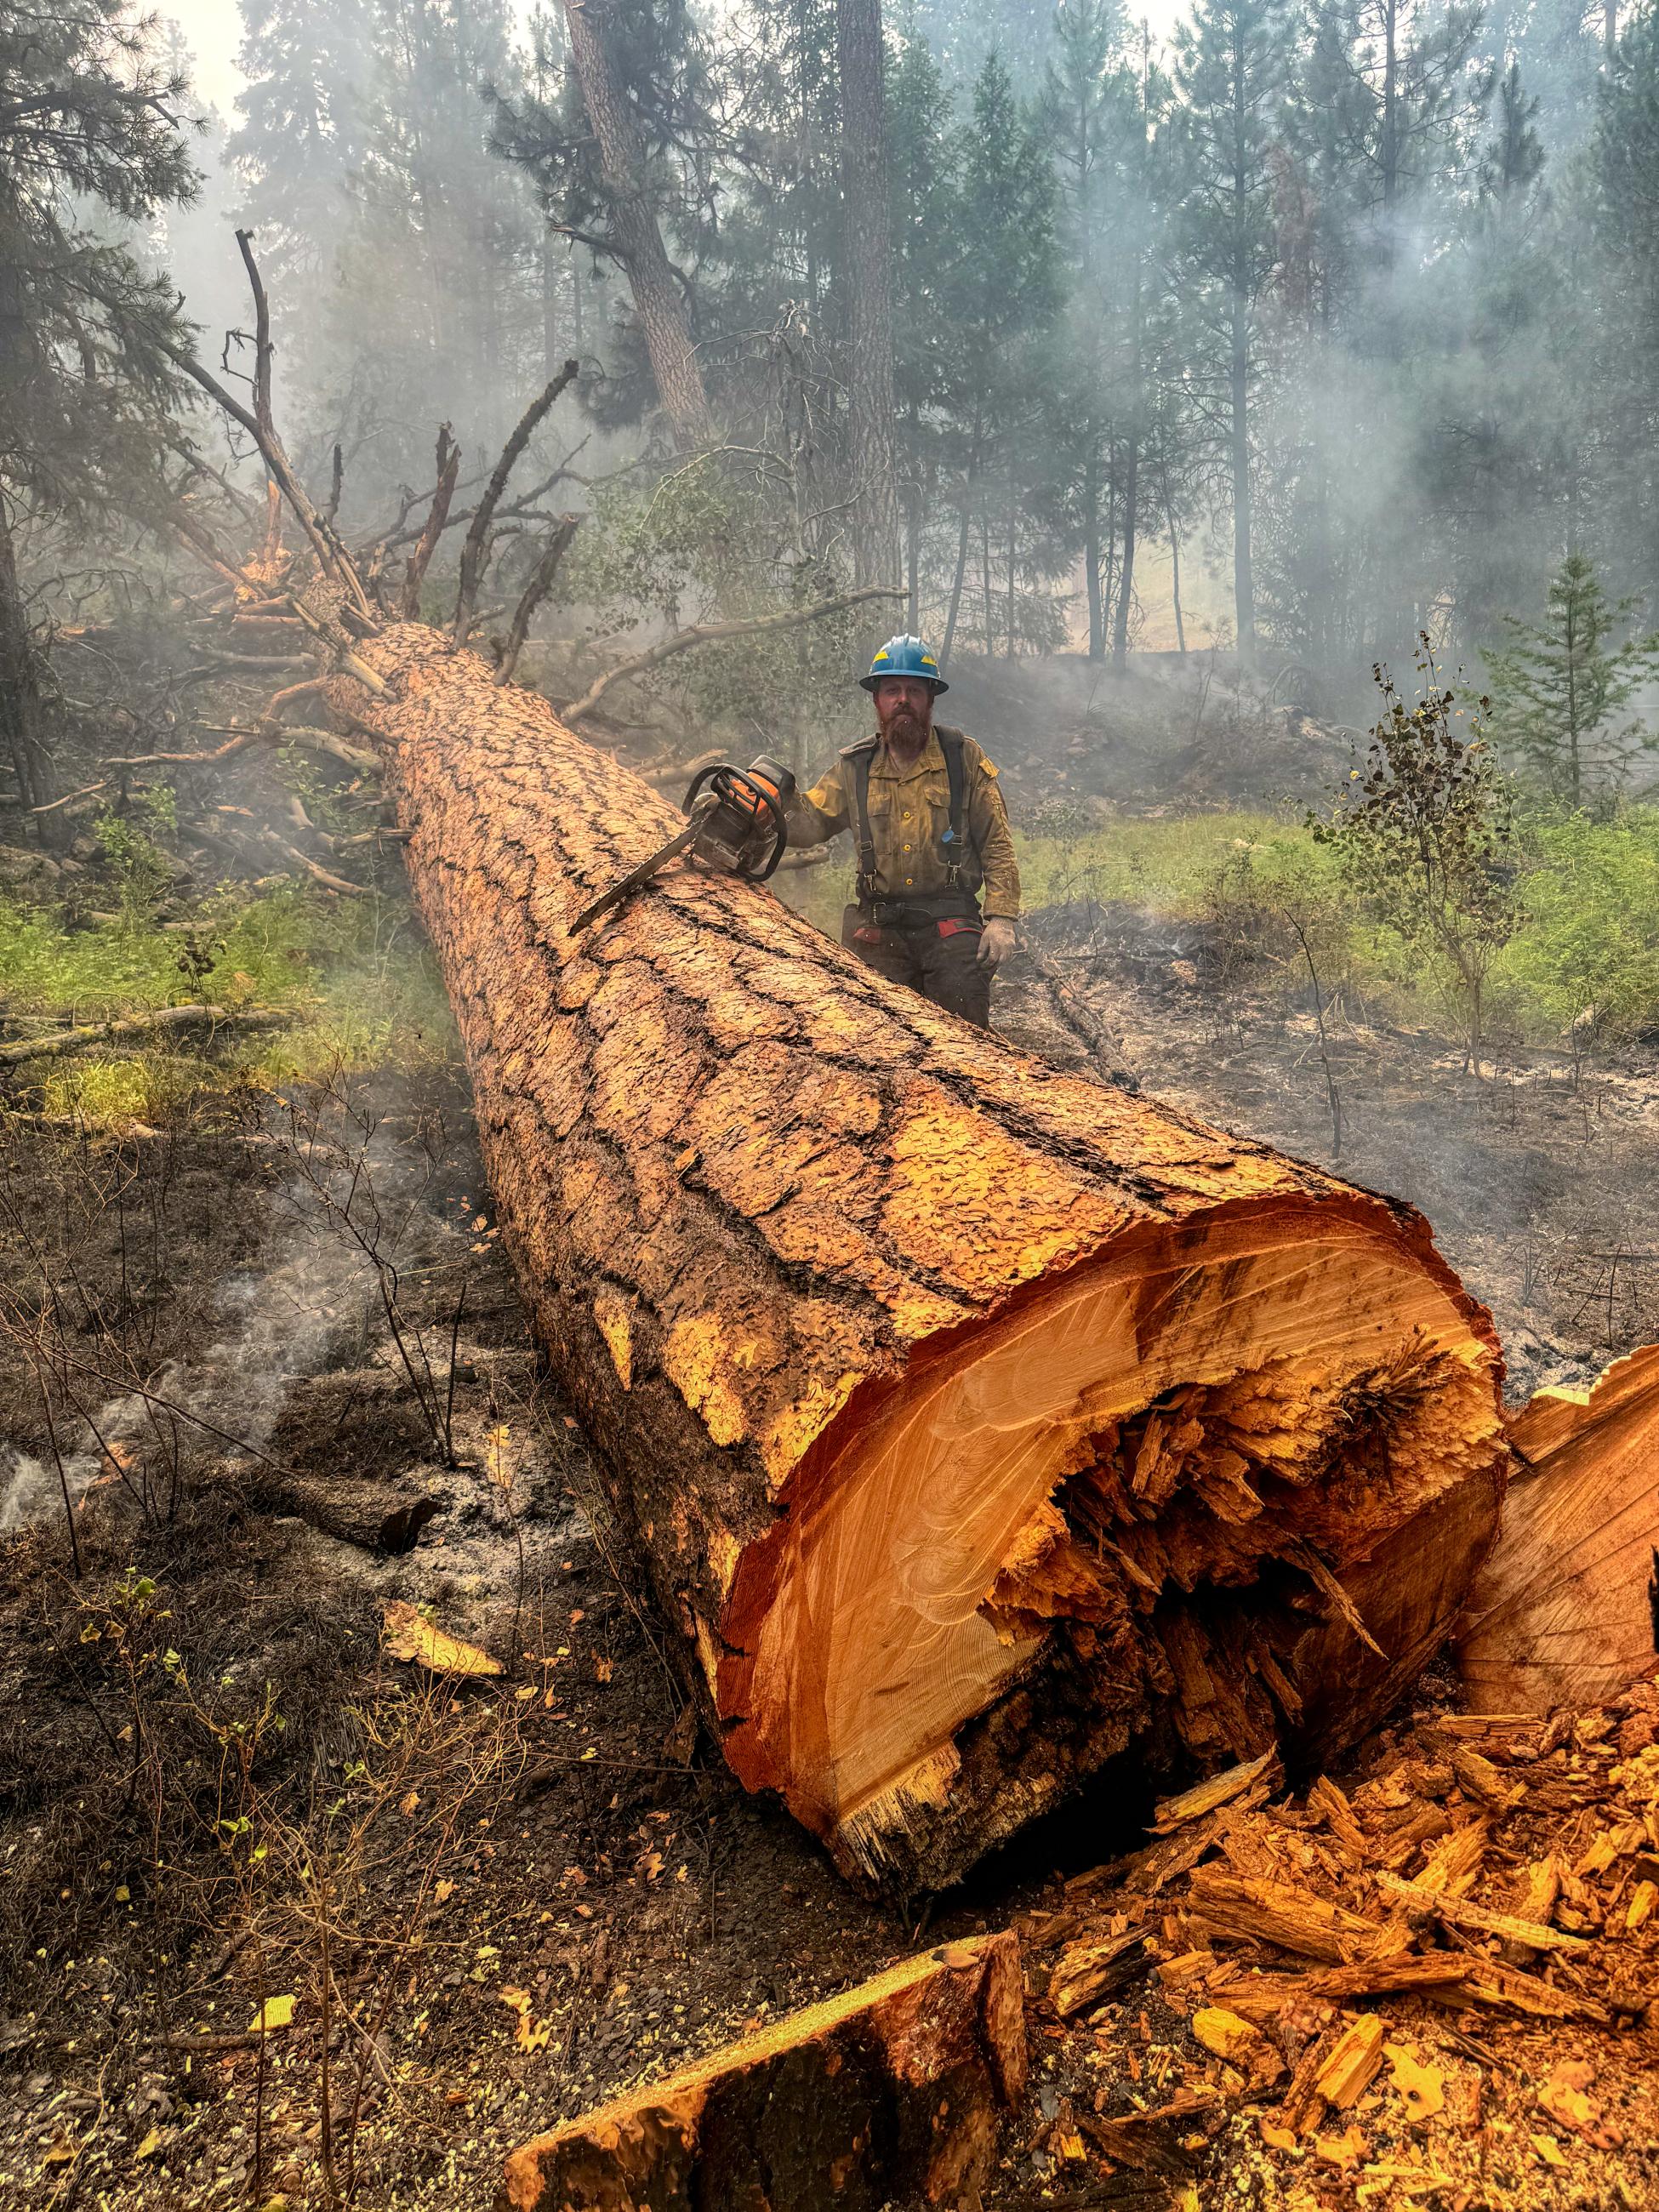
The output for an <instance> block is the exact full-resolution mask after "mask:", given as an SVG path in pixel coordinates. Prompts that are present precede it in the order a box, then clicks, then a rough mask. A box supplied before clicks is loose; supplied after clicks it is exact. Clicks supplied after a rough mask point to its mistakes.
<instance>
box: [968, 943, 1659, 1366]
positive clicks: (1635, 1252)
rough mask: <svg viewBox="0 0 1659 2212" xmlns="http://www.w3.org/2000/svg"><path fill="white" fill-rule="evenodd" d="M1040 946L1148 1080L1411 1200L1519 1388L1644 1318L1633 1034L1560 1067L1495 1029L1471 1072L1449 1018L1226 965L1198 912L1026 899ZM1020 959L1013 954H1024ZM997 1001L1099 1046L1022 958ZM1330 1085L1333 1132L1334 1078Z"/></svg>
mask: <svg viewBox="0 0 1659 2212" xmlns="http://www.w3.org/2000/svg"><path fill="white" fill-rule="evenodd" d="M1033 929H1034V933H1035V935H1036V938H1037V940H1038V942H1039V944H1040V945H1041V947H1042V954H1043V957H1044V958H1045V959H1046V961H1047V962H1048V964H1049V965H1050V966H1051V967H1052V969H1054V972H1055V974H1056V975H1058V976H1059V977H1060V978H1061V979H1062V980H1063V981H1064V983H1065V984H1066V986H1067V987H1069V988H1070V989H1071V990H1072V991H1073V992H1075V993H1076V994H1077V996H1078V997H1079V999H1080V1000H1082V1001H1083V1003H1084V1005H1085V1007H1086V1008H1087V1010H1088V1011H1089V1012H1090V1013H1091V1014H1092V1015H1093V1016H1094V1017H1095V1018H1097V1021H1098V1022H1099V1023H1100V1024H1101V1025H1102V1027H1103V1030H1105V1032H1106V1033H1107V1036H1108V1038H1109V1044H1110V1049H1111V1054H1112V1056H1114V1057H1115V1059H1116V1060H1118V1061H1119V1062H1120V1063H1121V1065H1122V1066H1126V1067H1127V1068H1129V1069H1131V1070H1132V1071H1133V1073H1134V1074H1135V1075H1136V1076H1137V1077H1138V1078H1139V1080H1140V1082H1141V1083H1142V1085H1144V1087H1145V1088H1146V1090H1148V1091H1151V1092H1152V1094H1153V1095H1154V1096H1156V1097H1160V1098H1165V1099H1168V1100H1170V1102H1171V1103H1176V1104H1177V1105H1180V1106H1182V1107H1184V1108H1186V1109H1188V1111H1190V1112H1192V1113H1194V1114H1197V1115H1201V1116H1202V1117H1203V1118H1204V1119H1205V1120H1206V1121H1216V1122H1219V1123H1220V1124H1221V1125H1222V1126H1223V1127H1227V1128H1230V1129H1236V1130H1237V1131H1238V1132H1240V1133H1243V1134H1248V1135H1250V1136H1254V1137H1257V1138H1261V1139H1265V1140H1266V1141H1267V1143H1269V1144H1272V1145H1275V1146H1279V1149H1280V1150H1282V1151H1285V1152H1293V1153H1295V1154H1297V1156H1298V1157H1300V1158H1304V1159H1310V1160H1316V1161H1317V1162H1318V1163H1319V1164H1321V1165H1322V1166H1323V1167H1329V1168H1334V1170H1336V1171H1337V1172H1338V1173H1340V1174H1342V1175H1344V1176H1347V1177H1348V1178H1349V1179H1350V1180H1351V1181H1352V1182H1358V1183H1360V1184H1363V1185H1364V1186H1365V1187H1366V1188H1369V1189H1372V1190H1376V1191H1382V1192H1386V1193H1388V1194H1389V1195H1390V1196H1393V1197H1395V1198H1403V1199H1406V1200H1409V1201H1410V1202H1411V1203H1412V1204H1413V1205H1414V1206H1418V1207H1419V1208H1420V1209H1421V1211H1422V1212H1424V1213H1425V1215H1426V1216H1427V1218H1428V1219H1429V1221H1430V1222H1431V1224H1432V1225H1433V1228H1434V1233H1435V1238H1436V1242H1437V1243H1438V1245H1439V1247H1440V1249H1441V1250H1442V1251H1443V1253H1444V1254H1445V1255H1446V1257H1447V1259H1448V1260H1449V1261H1450V1262H1451V1264H1452V1266H1453V1267H1455V1268H1456V1269H1457V1271H1458V1273H1460V1274H1461V1275H1462V1279H1463V1280H1464V1282H1465V1283H1466V1284H1467V1285H1468V1288H1469V1289H1470V1290H1471V1291H1474V1294H1475V1295H1476V1296H1477V1297H1480V1298H1481V1299H1482V1300H1483V1301H1484V1302H1485V1303H1486V1305H1487V1306H1488V1307H1489V1308H1490V1309H1491V1310H1492V1316H1493V1318H1494V1320H1495V1322H1497V1325H1498V1335H1499V1337H1500V1339H1501V1340H1502V1342H1503V1345H1504V1352H1505V1355H1506V1358H1507V1362H1508V1370H1509V1389H1510V1394H1511V1395H1512V1396H1518V1397H1521V1398H1525V1397H1526V1396H1528V1395H1530V1393H1531V1392H1532V1391H1533V1390H1534V1389H1541V1388H1542V1387H1544V1386H1546V1385H1550V1386H1559V1385H1573V1386H1582V1385H1583V1384H1586V1383H1589V1382H1592V1381H1594V1379H1595V1376H1596V1375H1597V1374H1599V1373H1600V1371H1601V1369H1602V1368H1603V1367H1604V1366H1606V1365H1607V1363H1608V1362H1609V1361H1610V1360H1612V1359H1614V1358H1618V1357H1620V1355H1621V1354H1623V1353H1624V1352H1628V1351H1631V1350H1632V1349H1633V1347H1634V1346H1637V1345H1638V1344H1644V1343H1648V1342H1650V1341H1652V1340H1654V1339H1655V1338H1656V1337H1659V1177H1656V1176H1655V1172H1654V1170H1655V1164H1656V1161H1659V1076H1656V1074H1655V1072H1654V1066H1653V1060H1652V1055H1651V1052H1650V1051H1648V1050H1644V1048H1642V1047H1641V1046H1640V1045H1637V1046H1632V1047H1631V1048H1628V1049H1627V1050H1625V1051H1623V1052H1620V1053H1614V1054H1605V1055H1601V1056H1598V1057H1597V1058H1595V1060H1589V1061H1587V1062H1585V1063H1584V1064H1583V1066H1579V1067H1577V1069H1575V1067H1574V1065H1573V1063H1572V1061H1571V1058H1570V1057H1569V1056H1568V1055H1567V1054H1562V1053H1549V1052H1531V1051H1522V1050H1521V1049H1519V1048H1516V1047H1515V1046H1514V1045H1513V1044H1507V1043H1505V1044H1500V1045H1498V1047H1497V1048H1494V1050H1493V1051H1492V1052H1491V1053H1488V1054H1484V1055H1483V1058H1482V1062H1481V1069H1480V1073H1479V1074H1478V1075H1477V1074H1475V1073H1474V1072H1473V1071H1472V1070H1471V1068H1470V1067H1469V1066H1467V1065H1466V1063H1465V1060H1464V1056H1463V1055H1462V1054H1461V1053H1460V1052H1459V1051H1458V1050H1457V1049H1456V1048H1455V1047H1451V1046H1449V1045H1448V1043H1447V1042H1446V1040H1445V1039H1444V1038H1443V1037H1441V1036H1435V1035H1433V1034H1432V1033H1431V1032H1430V1031H1427V1030H1401V1029H1399V1028H1396V1027H1394V1026H1392V1025H1391V1024H1387V1023H1385V1022H1383V1021H1382V1020H1381V1019H1379V1018H1376V1017H1375V1016H1374V1015H1372V1014H1370V1012H1368V1010H1366V1009H1364V1008H1363V1007H1359V1006H1343V1005H1341V1004H1339V1005H1338V1006H1336V1007H1335V1008H1334V1009H1328V1010H1327V1011H1326V1014H1325V1036H1324V1039H1323V1042H1322V1039H1321V1036H1320V1033H1319V1028H1318V1024H1316V1020H1315V1016H1314V1011H1313V1002H1312V999H1311V996H1310V994H1305V993H1304V994H1295V993H1291V994H1286V993H1285V988H1284V986H1283V983H1282V981H1279V979H1278V978H1276V977H1273V978H1267V977H1263V978H1259V979H1252V978H1251V977H1249V975H1246V976H1245V977H1243V978H1242V979H1240V978H1237V977H1231V976H1227V975H1225V974H1224V972H1223V970H1224V969H1225V957H1224V955H1223V953H1222V952H1221V951H1218V948H1217V946H1216V945H1215V943H1214V941H1213V939H1212V935H1211V933H1210V932H1209V931H1208V930H1207V929H1206V927H1205V926H1204V925H1203V924H1201V923H1198V922H1190V923H1189V922H1182V921H1169V920H1167V919H1158V918H1155V917H1151V916H1148V915H1146V914H1144V913H1143V912H1141V911H1140V910H1139V909H1137V908H1129V907H1117V906H1113V907H1101V906H1096V907H1093V908H1089V909H1088V910H1086V911H1085V910H1083V909H1081V908H1079V909H1078V910H1076V911H1074V912H1059V911H1054V912H1051V913H1049V914H1047V915H1039V916H1038V917H1036V921H1035V923H1034V925H1033ZM1017 960H1018V956H1017ZM998 992H999V1003H998V1006H997V1007H996V1009H995V1013H994V1018H996V1019H997V1021H998V1022H999V1024H1000V1026H1001V1027H1002V1028H1003V1029H1004V1030H1005V1032H1006V1034H1007V1035H1009V1036H1011V1037H1012V1038H1014V1039H1015V1041H1017V1042H1021V1043H1023V1044H1026V1045H1028V1046H1029V1047H1030V1049H1032V1050H1035V1051H1038V1052H1042V1053H1043V1054H1046V1055H1047V1056H1048V1057H1049V1058H1051V1059H1054V1060H1060V1061H1062V1062H1064V1063H1065V1064H1066V1065H1068V1066H1075V1067H1078V1068H1079V1069H1088V1068H1090V1067H1091V1066H1097V1065H1098V1058H1097V1054H1095V1053H1094V1052H1092V1051H1091V1049H1090V1048H1089V1046H1088V1045H1087V1044H1086V1043H1085V1042H1084V1041H1083V1040H1082V1039H1081V1038H1080V1037H1079V1035H1078V1033H1077V1031H1076V1030H1075V1028H1074V1027H1073V1026H1071V1025H1069V1024H1067V1022H1066V1017H1065V1011H1064V1006H1063V1004H1061V1003H1057V1001H1056V998H1055V995H1054V993H1053V991H1051V990H1050V989H1049V988H1048V987H1047V985H1046V983H1045V981H1044V980H1043V978H1042V976H1040V975H1037V974H1036V973H1035V972H1033V971H1032V970H1031V969H1030V967H1029V966H1028V965H1026V964H1024V963H1019V964H1018V965H1017V966H1016V968H1015V969H1013V971H1012V973H1011V975H1010V976H1009V978H1008V980H1007V981H1003V982H1000V983H999V985H998ZM1327 1063H1328V1067H1329V1073H1330V1080H1331V1083H1332V1084H1334V1086H1335V1089H1336V1091H1337V1093H1338V1097H1339V1102H1340V1115H1341V1121H1342V1146H1341V1149H1340V1152H1338V1150H1337V1147H1336V1146H1335V1144H1334V1141H1333V1116H1332V1110H1331V1103H1330V1096H1329V1089H1328V1084H1327V1073H1326V1069H1327Z"/></svg>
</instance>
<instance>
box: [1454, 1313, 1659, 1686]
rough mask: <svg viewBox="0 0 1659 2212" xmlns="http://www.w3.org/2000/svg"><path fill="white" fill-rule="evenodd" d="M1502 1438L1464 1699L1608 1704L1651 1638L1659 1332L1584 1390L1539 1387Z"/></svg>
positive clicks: (1658, 1614) (1470, 1623)
mask: <svg viewBox="0 0 1659 2212" xmlns="http://www.w3.org/2000/svg"><path fill="white" fill-rule="evenodd" d="M1510 1443H1511V1444H1512V1445H1513V1447H1514V1449H1515V1455H1516V1460H1517V1461H1518V1462H1519V1469H1518V1472H1517V1474H1516V1479H1515V1481H1514V1483H1513V1485H1512V1486H1511V1488H1510V1495H1509V1500H1508V1503H1507V1504H1506V1505H1505V1508H1504V1522H1503V1528H1502V1532H1501V1534H1500V1535H1499V1537H1498V1542H1497V1544H1496V1545H1495V1546H1494V1547H1493V1549H1492V1556H1491V1558H1490V1559H1488V1560H1487V1561H1486V1565H1485V1567H1484V1568H1483V1569H1482V1571H1481V1574H1480V1579H1479V1581H1478V1582H1477V1583H1476V1584H1475V1587H1474V1592H1473V1594H1472V1595H1471V1598H1470V1601H1469V1609H1468V1616H1467V1618H1466V1620H1464V1622H1463V1624H1462V1628H1461V1629H1460V1631H1459V1635H1458V1664H1459V1666H1460V1668H1461V1669H1462V1675H1463V1681H1464V1684H1465V1686H1466V1688H1467V1689H1468V1695H1469V1699H1470V1701H1471V1703H1472V1704H1473V1705H1474V1709H1475V1711H1477V1712H1488V1713H1505V1712H1507V1713H1513V1712H1534V1713H1544V1712H1550V1711H1553V1710H1554V1709H1555V1708H1556V1707H1557V1706H1559V1705H1572V1706H1582V1705H1603V1704H1606V1703H1607V1702H1608V1701H1609V1700H1610V1699H1613V1698H1614V1697H1616V1696H1617V1695H1618V1694H1619V1692H1620V1691H1621V1690H1625V1689H1627V1688H1628V1687H1629V1686H1630V1685H1631V1684H1632V1682H1634V1681H1636V1680H1638V1678H1639V1677H1640V1676H1641V1675H1643V1674H1648V1673H1650V1672H1651V1671H1652V1668H1653V1666H1654V1662H1655V1656H1656V1650H1659V1559H1656V1547H1659V1345H1651V1344H1650V1345H1644V1346H1643V1347H1642V1349H1641V1350H1640V1351H1639V1352H1632V1353H1631V1355H1630V1357H1629V1358H1626V1359H1620V1360H1617V1361H1615V1362H1614V1364H1613V1365H1612V1366H1611V1367H1609V1368H1608V1369H1607V1371H1606V1373H1605V1374H1603V1375H1602V1376H1601V1378H1600V1379H1599V1381H1597V1383H1595V1386H1594V1388H1593V1389H1589V1391H1583V1390H1541V1391H1540V1392H1539V1393H1538V1395H1536V1397H1534V1399H1533V1400H1532V1401H1531V1403H1530V1404H1529V1405H1528V1407H1526V1408H1525V1410H1524V1411H1523V1412H1522V1413H1521V1414H1520V1415H1519V1416H1518V1417H1517V1419H1516V1420H1515V1421H1514V1422H1513V1423H1512V1424H1511V1425H1510Z"/></svg>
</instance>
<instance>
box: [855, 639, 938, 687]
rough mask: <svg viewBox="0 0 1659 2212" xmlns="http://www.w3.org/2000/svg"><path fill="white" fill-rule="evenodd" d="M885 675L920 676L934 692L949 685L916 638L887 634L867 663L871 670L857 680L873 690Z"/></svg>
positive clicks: (927, 651)
mask: <svg viewBox="0 0 1659 2212" xmlns="http://www.w3.org/2000/svg"><path fill="white" fill-rule="evenodd" d="M884 676H919V677H921V680H922V682H923V683H924V684H932V685H933V690H934V691H935V692H939V691H948V690H950V688H951V687H950V685H949V684H947V683H946V682H945V678H943V677H942V676H941V675H940V674H939V663H938V661H937V660H935V659H934V658H933V653H932V651H931V649H930V648H929V647H927V646H925V645H924V644H923V643H922V641H921V639H920V638H919V637H890V638H889V639H888V641H887V642H886V644H885V645H884V646H883V647H882V648H881V650H880V652H879V653H878V654H877V655H876V657H875V659H873V660H872V662H871V663H870V673H869V674H868V675H867V676H860V678H859V682H860V684H862V685H863V686H864V689H865V690H866V691H873V690H875V688H876V686H877V684H879V683H880V681H881V679H882V678H883V677H884Z"/></svg>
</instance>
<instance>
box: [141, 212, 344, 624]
mask: <svg viewBox="0 0 1659 2212" xmlns="http://www.w3.org/2000/svg"><path fill="white" fill-rule="evenodd" d="M236 244H237V247H238V250H239V251H240V254H241V257H242V266H243V267H244V269H246V271H247V280H248V283H249V286H250V287H251V289H252V294H253V315H254V339H253V362H254V368H253V411H252V414H250V413H249V411H248V410H247V409H246V407H244V406H243V404H242V403H241V401H240V399H238V398H236V397H235V395H234V393H233V392H228V390H227V389H226V388H225V386H223V385H222V383H221V382H220V381H219V379H218V378H217V377H216V376H215V375H214V374H213V373H212V371H211V370H210V369H207V368H204V367H203V366H202V364H201V362H199V361H197V359H196V357H195V356H194V355H193V354H191V353H189V352H186V351H185V349H184V348H183V347H182V346H175V345H173V344H171V343H167V341H166V340H165V339H164V340H163V341H162V343H163V345H164V346H165V348H166V350H167V353H168V355H169V356H171V358H172V359H173V362H175V363H176V364H177V366H178V367H179V368H181V369H183V371H184V372H185V375H186V376H188V377H190V378H191V380H192V381H193V382H195V383H197V384H199V385H200V386H201V387H202V389H203V391H204V392H206V393H207V395H208V397H209V398H210V399H211V400H213V401H214V402H215V403H216V404H217V405H218V406H220V407H222V409H223V410H224V411H225V413H226V414H227V415H228V416H230V418H231V420H232V421H233V422H239V423H240V425H241V427H242V428H243V429H244V430H246V432H247V434H248V435H249V436H250V437H251V438H252V440H253V442H254V443H255V445H256V446H257V447H258V449H259V453H260V457H261V459H263V460H264V465H265V468H266V471H267V473H268V474H269V476H270V478H271V480H272V482H273V483H276V485H277V486H278V487H279V488H280V489H281V491H282V495H283V498H284V499H286V500H287V501H288V503H289V507H291V508H292V509H293V511H294V513H295V516H296V517H297V518H298V520H299V522H300V526H301V529H303V530H304V532H305V533H306V536H307V538H308V539H309V540H310V543H311V549H312V550H313V553H314V554H315V555H316V556H317V559H318V562H319V564H320V566H321V568H322V569H323V572H324V574H327V575H332V576H333V577H334V578H335V579H336V580H337V582H338V584H339V586H340V587H341V589H342V591H343V592H344V594H345V596H346V599H347V600H348V602H349V605H351V607H352V608H353V609H354V611H356V613H357V614H358V615H359V616H360V617H362V620H363V621H364V622H365V623H368V624H369V625H370V626H371V627H373V623H374V616H373V613H372V611H371V610H370V607H369V604H368V593H367V592H365V591H364V589H363V586H362V579H361V578H360V577H359V575H358V574H357V571H356V568H355V566H354V565H353V563H352V561H351V557H350V556H349V554H348V553H347V551H346V550H345V548H344V546H343V544H341V542H340V539H339V536H338V533H337V532H336V531H335V529H334V527H333V525H332V524H331V522H329V521H328V520H326V518H325V516H323V515H321V514H319V513H318V511H317V509H316V508H315V507H313V505H312V503H311V501H310V500H309V498H308V497H307V495H306V490H305V487H304V486H303V485H302V484H301V482H300V479H299V477H297V475H296V474H295V469H294V464H293V463H292V462H291V461H290V460H289V457H288V453H287V451H286V449H285V448H284V447H283V441H282V440H281V438H280V437H279V436H278V435H277V432H276V422H275V420H274V418H273V416H272V414H271V409H270V354H271V343H270V302H269V301H267V299H266V297H265V288H264V282H263V280H262V278H261V277H260V275H259V268H258V263H257V262H256V261H255V260H254V258H253V248H252V232H251V231H246V230H239V231H238V232H237V234H236Z"/></svg>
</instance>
